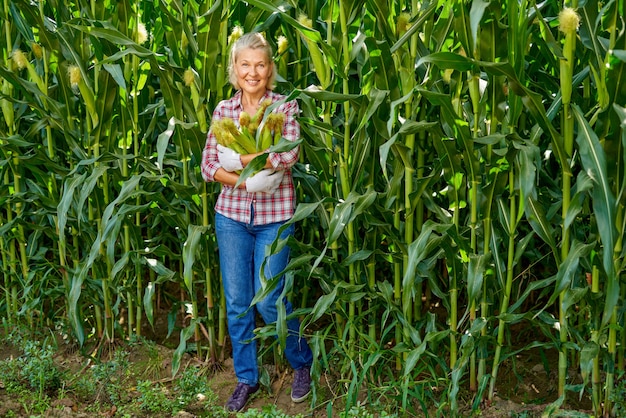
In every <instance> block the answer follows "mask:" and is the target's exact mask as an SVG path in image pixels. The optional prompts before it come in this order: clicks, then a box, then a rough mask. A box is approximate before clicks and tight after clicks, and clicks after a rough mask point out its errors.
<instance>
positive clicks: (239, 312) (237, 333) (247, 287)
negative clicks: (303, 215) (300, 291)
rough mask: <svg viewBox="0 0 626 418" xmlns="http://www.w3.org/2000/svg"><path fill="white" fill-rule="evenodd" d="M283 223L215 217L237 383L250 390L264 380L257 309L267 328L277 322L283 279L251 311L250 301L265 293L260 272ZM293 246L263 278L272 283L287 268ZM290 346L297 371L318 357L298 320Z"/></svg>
mask: <svg viewBox="0 0 626 418" xmlns="http://www.w3.org/2000/svg"><path fill="white" fill-rule="evenodd" d="M282 225H283V223H282V222H279V223H273V224H267V225H253V224H252V221H251V222H250V223H249V224H247V223H243V222H237V221H234V220H232V219H229V218H227V217H225V216H223V215H221V214H219V213H216V214H215V231H216V234H217V245H218V248H219V254H220V269H221V271H222V282H223V287H224V295H225V297H226V314H227V319H228V332H229V334H230V339H231V343H232V346H233V363H234V366H235V374H236V375H237V380H238V381H239V382H241V383H246V384H248V385H255V384H256V383H257V382H258V381H259V368H258V365H257V344H256V340H255V339H254V328H255V309H256V311H258V312H259V313H260V314H261V316H262V317H263V321H265V323H266V324H271V323H273V322H276V319H277V316H278V314H277V308H276V304H277V303H281V302H280V301H279V297H280V294H281V293H282V291H283V287H284V277H282V278H281V279H280V283H279V284H278V285H277V286H276V287H275V288H274V290H272V292H271V293H270V294H268V295H267V297H266V298H264V299H263V300H261V301H259V302H258V303H257V304H255V306H254V308H255V309H250V302H252V299H253V298H254V295H255V294H256V292H257V291H258V290H259V289H260V288H261V280H260V270H261V265H262V264H263V260H264V259H265V258H266V256H265V252H266V251H267V247H268V246H269V245H271V244H272V242H273V241H274V239H275V238H276V236H277V234H278V229H279V228H280V227H281V226H282ZM293 232H294V226H293V225H291V226H289V227H288V228H286V229H285V230H284V231H282V234H281V238H285V237H287V236H289V235H293ZM288 261H289V247H288V246H285V247H284V248H283V249H282V250H281V251H280V252H279V253H278V254H274V255H272V256H271V257H270V258H269V260H268V262H267V263H266V265H265V267H264V275H265V277H266V278H271V277H273V276H275V275H277V274H278V273H280V272H281V271H283V270H284V268H285V267H286V266H287V263H288ZM284 303H285V310H286V314H287V316H289V315H290V314H291V313H292V306H291V304H290V303H289V301H287V300H286V299H284ZM287 328H288V334H287V341H286V347H285V357H286V358H287V361H289V364H290V365H291V367H293V368H294V370H297V369H300V368H302V367H304V366H310V365H311V363H312V361H313V354H312V353H311V349H310V348H309V345H308V344H307V342H306V340H305V339H304V337H301V336H300V335H299V330H300V321H298V319H297V318H293V319H290V320H288V321H287Z"/></svg>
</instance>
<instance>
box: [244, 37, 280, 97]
mask: <svg viewBox="0 0 626 418" xmlns="http://www.w3.org/2000/svg"><path fill="white" fill-rule="evenodd" d="M272 65H273V64H272V63H271V62H270V61H268V59H267V56H266V54H265V52H264V51H263V50H261V49H251V48H246V49H242V50H241V51H240V52H239V54H238V56H237V58H236V60H235V65H234V69H235V74H236V75H237V83H239V87H240V88H241V90H242V92H243V93H244V94H246V93H247V94H249V95H252V96H257V95H263V94H264V93H265V90H266V89H267V83H268V80H269V78H270V76H271V74H272Z"/></svg>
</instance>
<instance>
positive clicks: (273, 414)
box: [237, 404, 302, 418]
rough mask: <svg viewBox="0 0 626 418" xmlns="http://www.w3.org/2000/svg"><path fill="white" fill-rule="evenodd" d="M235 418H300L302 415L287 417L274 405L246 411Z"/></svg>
mask: <svg viewBox="0 0 626 418" xmlns="http://www.w3.org/2000/svg"><path fill="white" fill-rule="evenodd" d="M237 418H302V414H298V415H287V414H285V413H284V412H282V411H281V410H279V409H278V408H276V405H273V404H272V405H265V406H264V407H263V408H261V410H258V409H248V410H247V411H246V412H242V413H238V414H237Z"/></svg>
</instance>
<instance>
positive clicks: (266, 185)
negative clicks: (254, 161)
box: [246, 169, 284, 194]
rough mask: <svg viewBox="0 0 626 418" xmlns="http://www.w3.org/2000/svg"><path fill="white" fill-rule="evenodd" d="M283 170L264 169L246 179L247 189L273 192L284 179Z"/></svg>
mask: <svg viewBox="0 0 626 418" xmlns="http://www.w3.org/2000/svg"><path fill="white" fill-rule="evenodd" d="M283 173H284V172H283V171H282V170H280V171H274V170H270V169H264V170H261V171H259V172H258V173H256V174H255V175H254V176H252V177H250V178H248V179H247V180H246V191H248V192H250V193H256V192H262V193H269V194H273V193H274V192H276V190H278V187H279V186H280V183H281V182H282V181H283Z"/></svg>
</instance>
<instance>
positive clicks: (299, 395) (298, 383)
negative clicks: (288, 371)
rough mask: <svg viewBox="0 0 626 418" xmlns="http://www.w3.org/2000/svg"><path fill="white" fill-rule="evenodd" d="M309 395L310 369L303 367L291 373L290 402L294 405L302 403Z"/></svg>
mask: <svg viewBox="0 0 626 418" xmlns="http://www.w3.org/2000/svg"><path fill="white" fill-rule="evenodd" d="M309 393H311V369H310V368H309V367H303V368H301V369H298V370H295V371H294V372H293V383H292V384H291V400H292V401H294V402H295V403H299V402H302V401H303V400H305V399H306V398H307V396H309Z"/></svg>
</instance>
